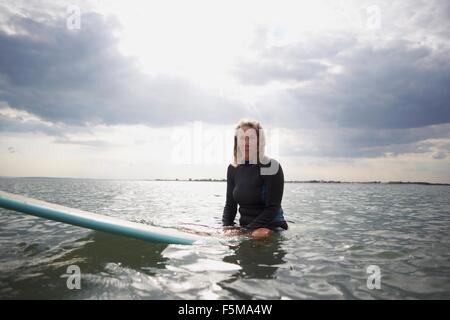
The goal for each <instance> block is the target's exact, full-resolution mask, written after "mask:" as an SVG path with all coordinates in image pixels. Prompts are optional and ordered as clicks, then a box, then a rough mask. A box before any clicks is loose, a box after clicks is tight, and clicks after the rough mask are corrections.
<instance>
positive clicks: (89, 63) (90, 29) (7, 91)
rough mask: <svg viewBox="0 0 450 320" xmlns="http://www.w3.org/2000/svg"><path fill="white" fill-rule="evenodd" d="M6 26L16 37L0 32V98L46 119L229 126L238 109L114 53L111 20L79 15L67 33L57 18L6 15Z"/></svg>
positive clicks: (114, 27) (233, 103) (114, 26)
mask: <svg viewBox="0 0 450 320" xmlns="http://www.w3.org/2000/svg"><path fill="white" fill-rule="evenodd" d="M8 23H9V24H10V25H14V26H15V29H16V30H22V31H23V32H20V33H8V32H6V31H4V30H3V31H0V47H1V48H2V54H1V56H0V87H1V88H2V89H1V90H0V99H1V100H4V101H6V102H7V103H8V104H9V105H10V106H12V107H14V108H17V109H20V110H25V111H27V112H29V113H31V114H34V115H36V116H38V117H40V118H42V119H44V120H46V121H50V122H55V123H64V124H69V125H77V126H84V125H86V126H88V125H95V124H109V125H115V124H147V125H150V126H169V125H175V124H180V123H183V122H185V121H191V120H196V119H198V118H202V119H204V120H205V121H210V122H213V123H214V122H216V123H221V122H223V121H226V120H227V119H228V120H231V121H235V120H236V114H239V113H241V112H243V111H245V109H242V106H241V105H240V104H239V103H238V102H236V101H232V100H230V99H227V98H224V97H219V96H215V95H214V94H210V93H209V92H206V91H205V90H202V89H201V88H198V87H196V86H195V85H194V84H192V83H190V82H189V81H188V80H185V79H181V78H177V77H173V76H167V75H162V74H160V75H156V76H149V75H146V74H143V73H141V72H140V71H139V69H138V66H137V62H136V61H135V60H133V59H132V58H129V57H124V56H122V55H121V54H120V52H119V51H118V49H117V39H116V38H115V37H114V35H113V34H114V32H115V31H116V30H117V29H118V28H120V26H119V25H118V23H117V21H116V20H114V19H113V18H105V17H103V16H101V15H99V14H96V13H85V14H83V15H82V28H81V29H80V30H68V29H67V28H66V26H65V20H64V19H53V20H51V19H49V20H46V21H45V22H40V21H37V20H33V19H32V18H30V17H27V18H23V17H21V16H11V17H10V18H9V20H8ZM180 54H182V53H180Z"/></svg>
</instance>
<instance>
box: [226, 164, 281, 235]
mask: <svg viewBox="0 0 450 320" xmlns="http://www.w3.org/2000/svg"><path fill="white" fill-rule="evenodd" d="M260 170H261V168H260V167H259V166H258V165H256V164H249V163H248V161H247V162H246V163H245V164H241V165H238V166H237V167H234V166H232V165H231V164H230V165H229V166H228V170H227V195H226V203H225V207H224V209H223V217H222V223H223V225H224V226H233V225H234V219H235V217H236V213H237V205H238V204H239V213H240V215H241V217H240V219H239V224H240V226H241V227H243V228H245V229H248V230H253V229H258V228H269V229H279V228H282V229H285V230H287V229H288V225H287V223H286V221H285V219H284V215H283V209H282V208H281V200H282V198H283V188H284V175H283V170H282V168H281V165H279V168H278V171H277V173H276V174H274V175H264V174H263V175H261V172H260Z"/></svg>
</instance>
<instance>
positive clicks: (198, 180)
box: [0, 176, 450, 186]
mask: <svg viewBox="0 0 450 320" xmlns="http://www.w3.org/2000/svg"><path fill="white" fill-rule="evenodd" d="M0 178H6V179H74V180H116V181H176V182H226V181H227V180H226V179H211V178H203V179H192V178H189V179H177V178H175V179H161V178H157V179H107V178H72V177H8V176H0ZM285 183H318V184H319V183H320V184H382V185H405V184H406V185H408V184H416V185H425V186H450V183H435V182H423V181H384V182H383V181H340V180H285Z"/></svg>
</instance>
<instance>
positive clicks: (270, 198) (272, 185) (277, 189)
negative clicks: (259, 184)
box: [246, 165, 284, 229]
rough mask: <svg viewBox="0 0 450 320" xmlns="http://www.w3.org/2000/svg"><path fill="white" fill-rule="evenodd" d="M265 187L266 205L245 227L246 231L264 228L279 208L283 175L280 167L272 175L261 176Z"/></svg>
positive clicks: (281, 197)
mask: <svg viewBox="0 0 450 320" xmlns="http://www.w3.org/2000/svg"><path fill="white" fill-rule="evenodd" d="M261 177H262V178H263V179H264V182H265V184H266V187H267V189H266V190H267V191H266V192H267V193H266V203H265V208H264V210H263V211H262V212H261V213H260V214H259V215H258V216H257V217H256V218H255V219H254V220H253V221H252V222H250V223H249V224H248V225H247V226H246V229H258V228H266V227H267V226H268V225H269V224H270V223H271V222H272V221H273V220H274V219H275V216H276V215H277V213H278V210H279V209H280V208H281V200H282V199H283V189H284V174H283V169H282V168H281V165H279V167H278V171H277V173H276V174H274V175H262V176H261Z"/></svg>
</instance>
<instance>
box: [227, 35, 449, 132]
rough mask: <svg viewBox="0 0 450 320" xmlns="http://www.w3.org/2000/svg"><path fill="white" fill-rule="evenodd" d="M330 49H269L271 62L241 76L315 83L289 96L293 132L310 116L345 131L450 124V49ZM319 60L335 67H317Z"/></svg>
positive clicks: (287, 113) (401, 44) (287, 116)
mask: <svg viewBox="0 0 450 320" xmlns="http://www.w3.org/2000/svg"><path fill="white" fill-rule="evenodd" d="M324 41H325V39H324ZM330 43H332V42H331V41H330V42H319V43H318V45H324V49H323V50H321V49H320V48H316V49H312V48H311V46H313V45H314V43H307V42H305V43H301V44H298V45H295V46H286V47H285V48H284V49H282V48H277V49H276V50H274V51H267V52H266V53H267V55H263V56H262V61H265V62H264V63H261V62H259V61H257V62H254V63H253V64H249V63H247V64H246V65H245V66H244V65H241V69H240V70H238V71H236V73H235V74H236V76H237V77H239V78H240V79H241V80H243V81H246V82H250V83H251V84H265V83H267V82H270V81H282V82H283V81H286V80H296V81H297V82H298V83H301V82H302V81H310V83H309V84H307V85H305V86H299V87H298V88H293V89H286V92H284V94H285V95H286V96H287V97H286V98H285V99H286V105H284V106H283V108H284V118H283V115H280V117H281V119H282V121H283V122H285V123H286V124H289V123H290V124H291V126H295V125H298V124H300V125H301V124H303V123H305V122H308V121H309V118H317V119H319V120H321V121H323V122H325V123H329V124H332V125H337V126H340V127H345V128H382V129H396V128H415V127H422V126H428V125H433V124H442V123H449V122H450V90H449V89H448V88H450V60H449V59H448V56H450V51H447V50H442V51H436V50H433V49H431V48H428V47H424V46H416V45H415V44H413V43H410V42H408V41H400V40H398V41H394V42H389V43H386V44H385V45H384V46H382V47H380V48H377V47H373V46H370V45H360V44H359V45H356V44H355V46H353V47H346V46H344V45H343V44H342V43H344V41H341V42H339V41H337V42H336V41H335V43H336V49H335V50H334V51H333V50H331V49H330ZM347 43H350V44H351V43H356V42H352V41H348V42H347ZM304 51H306V53H304ZM311 52H312V53H311ZM318 52H325V53H327V54H328V57H327V56H323V55H319V54H318ZM295 53H298V55H297V56H296V54H295ZM316 54H317V59H319V58H322V59H323V60H324V61H326V63H328V67H326V68H325V67H323V65H322V67H317V65H320V63H318V62H311V60H310V57H312V56H314V55H316ZM305 66H308V67H305ZM326 71H327V72H326ZM258 79H259V80H258ZM262 103H264V102H262Z"/></svg>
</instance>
